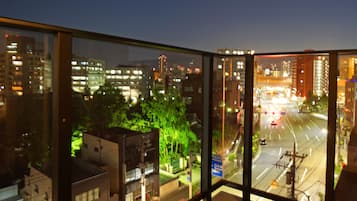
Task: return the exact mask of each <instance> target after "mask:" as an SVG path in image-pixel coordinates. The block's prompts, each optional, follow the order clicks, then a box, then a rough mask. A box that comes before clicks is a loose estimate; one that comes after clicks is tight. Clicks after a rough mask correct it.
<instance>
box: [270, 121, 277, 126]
mask: <svg viewBox="0 0 357 201" xmlns="http://www.w3.org/2000/svg"><path fill="white" fill-rule="evenodd" d="M277 124H278V123H277V122H276V121H274V120H273V121H271V123H270V125H272V126H276V125H277Z"/></svg>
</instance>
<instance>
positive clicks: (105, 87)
mask: <svg viewBox="0 0 357 201" xmlns="http://www.w3.org/2000/svg"><path fill="white" fill-rule="evenodd" d="M202 79H203V78H202V56H200V55H193V54H186V53H178V52H171V51H165V50H160V49H148V48H142V47H136V46H128V45H123V44H117V43H110V42H103V41H95V40H88V39H82V38H74V39H73V58H72V89H73V97H72V99H73V112H72V113H73V116H74V120H73V122H72V123H73V135H72V136H73V141H72V154H73V157H74V158H81V160H82V161H85V163H90V164H92V165H93V164H95V165H96V167H97V168H101V169H104V171H105V172H107V173H106V174H107V177H106V178H105V179H106V182H109V183H110V189H109V190H108V189H107V190H106V191H103V189H100V190H101V195H103V194H104V192H106V193H108V192H110V195H111V196H116V197H118V199H119V200H124V199H125V200H137V199H141V197H142V195H143V194H142V192H145V196H146V198H147V199H148V200H151V199H156V198H158V197H160V200H180V199H188V198H189V197H190V196H192V195H194V194H196V193H199V192H200V181H201V178H200V177H201V174H200V173H201V155H200V153H201V148H200V146H201V145H200V139H201V137H202V123H201V122H202V119H203V117H202V114H203V107H202V105H203V102H202V83H203V80H202ZM156 131H157V132H156ZM145 136H147V137H145ZM142 181H144V183H145V186H144V185H142V183H143V182H142ZM102 192H103V193H102ZM114 199H116V198H114Z"/></svg>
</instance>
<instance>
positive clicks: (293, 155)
mask: <svg viewBox="0 0 357 201" xmlns="http://www.w3.org/2000/svg"><path fill="white" fill-rule="evenodd" d="M284 156H286V157H288V158H289V162H288V163H286V162H284V161H283V158H284ZM306 156H307V154H298V153H297V152H296V143H295V142H294V145H293V151H292V152H291V151H286V152H285V153H284V155H282V156H281V157H280V159H279V160H278V161H277V162H276V163H275V164H274V165H275V166H276V167H283V168H286V169H289V171H288V172H287V173H286V184H288V185H290V184H291V189H290V197H291V198H293V199H295V190H296V189H295V177H296V170H297V168H298V167H299V166H300V164H301V163H302V161H303V160H304V158H305V157H306ZM296 159H300V161H299V164H298V165H296Z"/></svg>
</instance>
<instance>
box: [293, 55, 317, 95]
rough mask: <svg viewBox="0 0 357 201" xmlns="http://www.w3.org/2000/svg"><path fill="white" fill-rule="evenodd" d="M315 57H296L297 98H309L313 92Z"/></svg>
mask: <svg viewBox="0 0 357 201" xmlns="http://www.w3.org/2000/svg"><path fill="white" fill-rule="evenodd" d="M313 60H314V56H313V55H302V56H297V57H296V79H294V81H295V83H294V84H295V87H296V96H300V97H307V96H308V94H309V93H311V94H312V91H313V86H312V85H313Z"/></svg>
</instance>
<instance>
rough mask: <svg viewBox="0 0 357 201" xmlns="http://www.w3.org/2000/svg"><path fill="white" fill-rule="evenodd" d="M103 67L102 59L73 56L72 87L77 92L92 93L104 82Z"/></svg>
mask: <svg viewBox="0 0 357 201" xmlns="http://www.w3.org/2000/svg"><path fill="white" fill-rule="evenodd" d="M104 67H105V62H104V61H103V60H99V59H94V58H87V57H77V56H73V58H72V89H73V90H74V91H75V92H79V93H85V94H93V93H94V92H95V91H96V90H98V89H99V87H100V86H103V85H104V83H105V72H104Z"/></svg>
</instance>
